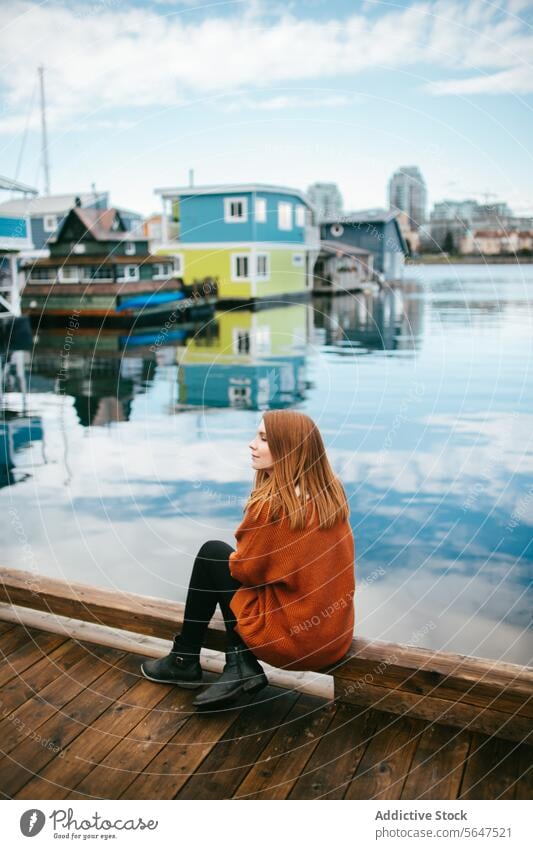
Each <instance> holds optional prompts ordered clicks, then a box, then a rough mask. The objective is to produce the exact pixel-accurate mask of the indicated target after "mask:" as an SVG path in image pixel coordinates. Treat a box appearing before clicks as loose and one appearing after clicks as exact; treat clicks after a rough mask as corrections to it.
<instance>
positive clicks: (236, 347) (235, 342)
mask: <svg viewBox="0 0 533 849" xmlns="http://www.w3.org/2000/svg"><path fill="white" fill-rule="evenodd" d="M241 339H247V340H248V350H247V351H243V350H240V344H239V342H240V340H241ZM232 348H233V353H234V354H238V355H239V356H241V357H242V356H248V355H249V354H251V353H252V334H251V333H250V328H249V327H234V328H233V330H232ZM235 382H236V381H235Z"/></svg>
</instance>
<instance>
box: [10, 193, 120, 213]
mask: <svg viewBox="0 0 533 849" xmlns="http://www.w3.org/2000/svg"><path fill="white" fill-rule="evenodd" d="M76 198H79V199H80V201H81V202H82V204H83V203H94V202H95V201H101V200H105V201H106V203H107V198H108V192H98V193H97V194H95V193H94V192H85V193H84V192H75V193H72V194H68V195H42V196H39V197H32V198H19V199H17V200H7V201H4V203H1V204H0V212H5V213H14V214H15V215H17V214H22V215H24V214H26V215H58V214H60V213H65V212H68V210H69V209H71V208H72V207H73V206H75V204H76Z"/></svg>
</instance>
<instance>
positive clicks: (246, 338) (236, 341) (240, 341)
mask: <svg viewBox="0 0 533 849" xmlns="http://www.w3.org/2000/svg"><path fill="white" fill-rule="evenodd" d="M233 352H234V353H235V354H249V353H250V331H249V330H243V329H241V328H240V327H234V328H233Z"/></svg>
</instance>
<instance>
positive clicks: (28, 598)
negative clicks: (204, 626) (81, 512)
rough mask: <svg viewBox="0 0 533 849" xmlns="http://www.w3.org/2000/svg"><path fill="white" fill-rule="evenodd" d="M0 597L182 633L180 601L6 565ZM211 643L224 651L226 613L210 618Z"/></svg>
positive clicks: (141, 629)
mask: <svg viewBox="0 0 533 849" xmlns="http://www.w3.org/2000/svg"><path fill="white" fill-rule="evenodd" d="M0 601H3V602H7V603H9V604H14V605H19V606H20V607H31V608H32V609H33V610H42V611H44V612H46V613H55V614H57V615H58V616H67V617H71V618H73V619H81V620H82V621H83V622H93V623H95V624H98V625H108V626H110V627H111V628H122V629H123V630H126V631H135V632H136V633H138V634H147V635H148V636H151V637H160V638H162V639H172V638H173V637H174V635H175V634H177V633H179V632H180V630H181V626H182V624H183V613H184V609H185V605H184V604H183V603H182V602H179V601H165V600H164V599H161V598H154V597H152V596H142V595H137V594H136V593H129V592H125V591H121V590H109V589H106V588H105V587H95V586H92V585H91V584H81V583H77V582H76V583H75V582H70V581H62V580H58V579H57V578H48V577H46V576H45V575H36V574H35V573H33V572H26V571H22V570H19V569H5V568H0ZM206 645H207V647H208V648H212V649H217V650H219V651H223V650H224V648H225V645H226V640H225V628H224V620H223V618H222V617H221V616H215V617H214V618H213V620H212V621H211V625H210V628H209V633H208V636H207V643H206Z"/></svg>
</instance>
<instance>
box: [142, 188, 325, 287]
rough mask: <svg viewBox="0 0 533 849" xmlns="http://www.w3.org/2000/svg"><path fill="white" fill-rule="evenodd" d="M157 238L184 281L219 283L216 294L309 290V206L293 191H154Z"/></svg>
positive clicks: (312, 242) (313, 236)
mask: <svg viewBox="0 0 533 849" xmlns="http://www.w3.org/2000/svg"><path fill="white" fill-rule="evenodd" d="M156 194H158V195H160V197H161V199H162V203H163V217H162V243H161V245H160V246H159V249H160V250H161V252H162V253H165V254H167V255H168V254H174V255H175V257H176V261H177V262H178V263H179V266H178V267H179V270H180V274H181V276H182V277H183V279H184V280H185V281H186V282H187V283H193V282H194V281H195V280H198V279H202V278H205V277H214V278H215V279H216V280H217V282H218V294H219V299H221V300H236V301H239V300H255V299H256V298H257V299H261V298H271V297H278V296H281V295H287V294H301V293H306V292H308V291H311V290H312V285H313V266H314V263H315V260H316V257H317V255H318V250H319V247H320V245H319V230H318V227H317V226H316V224H315V215H314V209H313V207H312V206H311V204H310V202H309V200H308V199H307V197H306V196H305V195H304V194H303V193H302V192H300V191H298V190H297V189H290V188H287V187H284V186H271V185H264V184H260V183H257V184H253V185H252V184H236V185H213V186H198V187H192V186H186V187H181V188H180V187H177V188H167V189H156Z"/></svg>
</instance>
